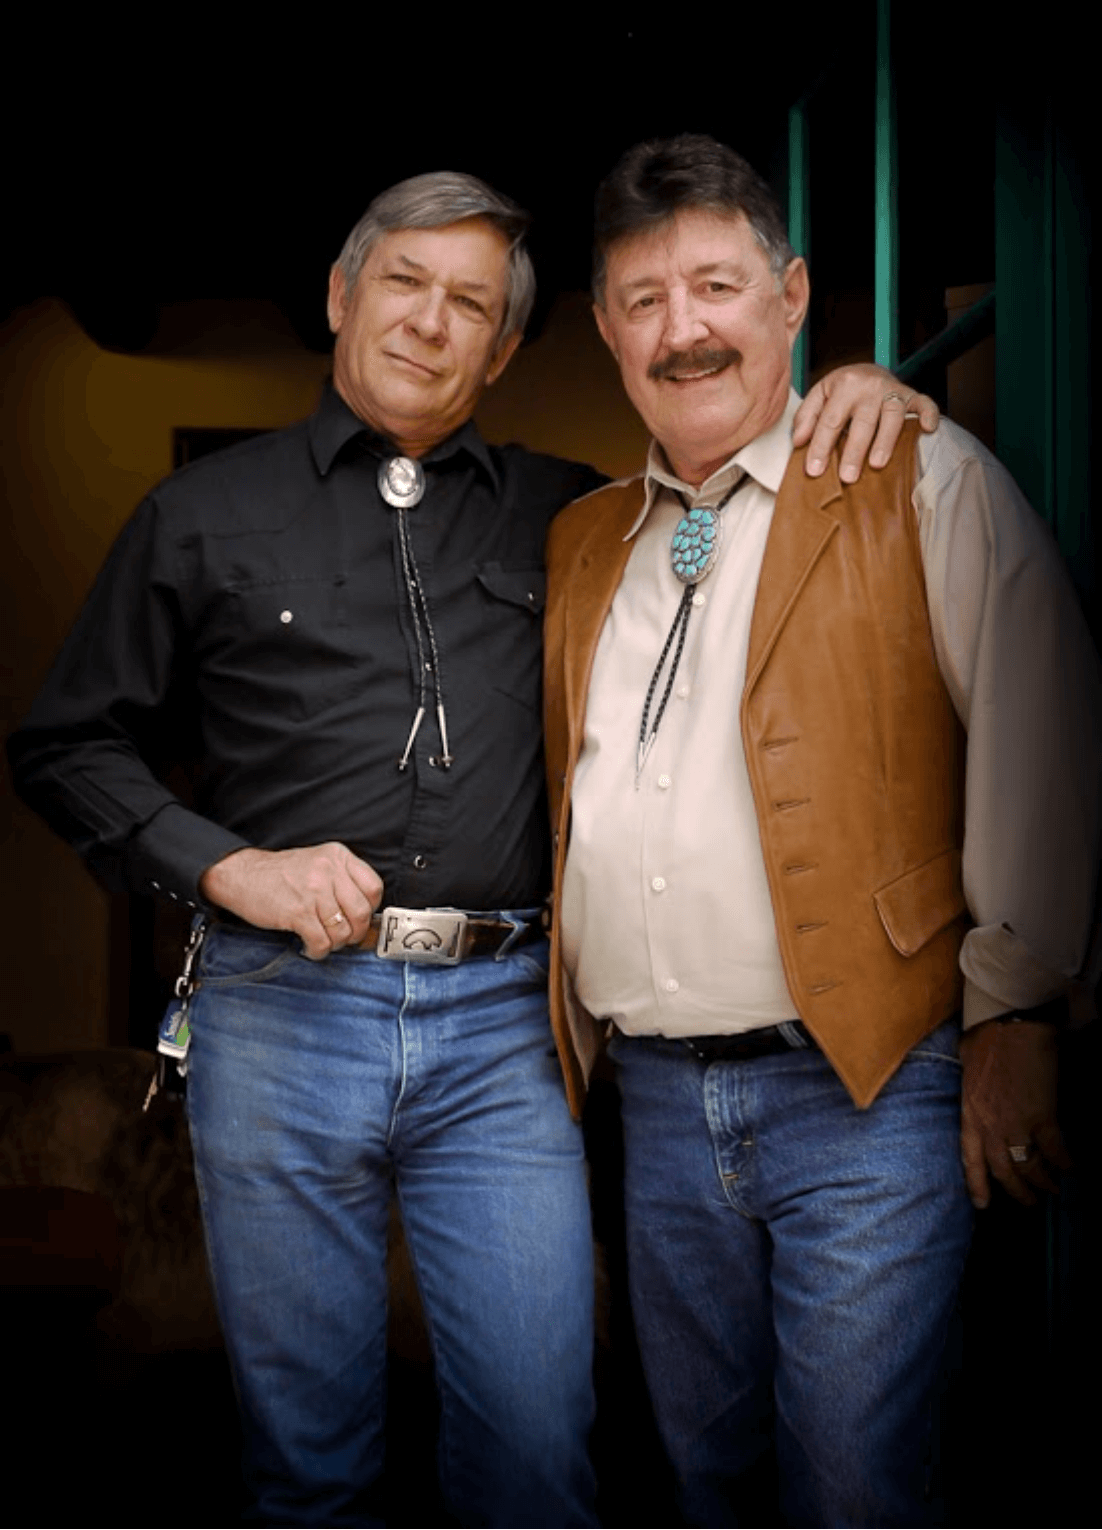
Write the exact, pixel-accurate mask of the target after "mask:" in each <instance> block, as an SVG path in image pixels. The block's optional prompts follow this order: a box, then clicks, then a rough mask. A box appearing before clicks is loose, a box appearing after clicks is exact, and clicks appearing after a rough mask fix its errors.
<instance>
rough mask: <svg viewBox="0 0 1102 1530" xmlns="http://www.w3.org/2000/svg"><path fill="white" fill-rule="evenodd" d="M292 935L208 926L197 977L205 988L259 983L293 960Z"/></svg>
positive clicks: (295, 955) (294, 952) (294, 951)
mask: <svg viewBox="0 0 1102 1530" xmlns="http://www.w3.org/2000/svg"><path fill="white" fill-rule="evenodd" d="M298 954H299V953H298V950H297V947H296V945H295V943H294V941H293V939H292V938H290V937H289V938H287V939H282V938H280V937H279V936H278V935H271V936H265V935H254V934H251V933H249V932H248V931H244V930H241V931H239V930H227V929H215V930H211V931H210V933H209V934H208V935H207V937H206V939H205V940H204V942H203V949H202V953H201V954H200V958H199V981H200V983H201V984H202V985H203V987H205V988H228V987H230V986H231V985H233V984H235V983H263V982H266V981H267V980H268V979H269V978H273V977H275V975H276V973H278V972H282V970H283V969H284V967H286V966H288V965H289V964H290V963H291V962H293V961H295V960H296V959H297V957H298Z"/></svg>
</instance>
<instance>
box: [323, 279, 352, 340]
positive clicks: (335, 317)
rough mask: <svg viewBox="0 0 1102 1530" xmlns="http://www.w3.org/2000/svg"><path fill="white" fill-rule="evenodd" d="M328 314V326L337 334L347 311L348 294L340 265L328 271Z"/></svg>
mask: <svg viewBox="0 0 1102 1530" xmlns="http://www.w3.org/2000/svg"><path fill="white" fill-rule="evenodd" d="M326 307H327V312H328V314H329V328H330V329H331V330H332V332H333V334H335V335H336V334H339V333H340V328H341V325H342V324H343V323H344V316H345V314H346V313H347V312H348V295H347V293H346V292H345V286H344V272H343V271H342V270H341V268H340V266H334V267H333V269H332V270H331V271H330V272H329V301H328V303H327V305H326Z"/></svg>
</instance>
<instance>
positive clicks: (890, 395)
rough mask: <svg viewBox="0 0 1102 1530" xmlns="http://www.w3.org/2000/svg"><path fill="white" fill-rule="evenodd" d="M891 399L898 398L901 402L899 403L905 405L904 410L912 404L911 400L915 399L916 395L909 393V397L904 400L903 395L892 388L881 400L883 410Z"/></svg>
mask: <svg viewBox="0 0 1102 1530" xmlns="http://www.w3.org/2000/svg"><path fill="white" fill-rule="evenodd" d="M891 398H897V399H898V400H899V402H900V403H901V404H902V405H903V407H904V409H906V407H907V405H908V404H909V403H910V402H911V399H912V398H914V394H913V393H909V394H908V395H907V397H906V398H904V397H903V395H902V393H897V392H896V390H895V389H894V388H892V389H891V390H890V391H889V392H887V393H885V395H884V397H883V398H882V399H881V400H880V406H881V408H883V406H884V405H885V404H886V403H887V402H888V400H889V399H891Z"/></svg>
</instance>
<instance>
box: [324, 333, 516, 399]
mask: <svg viewBox="0 0 1102 1530" xmlns="http://www.w3.org/2000/svg"><path fill="white" fill-rule="evenodd" d="M330 323H332V320H330ZM523 339H524V335H523V334H522V332H521V331H520V330H519V329H514V331H513V333H512V334H511V335H506V336H505V339H504V340H502V341H501V342H500V343H499V345H498V348H497V351H496V352H495V354H494V359H493V361H491V362H490V365H489V368H488V370H487V372H486V386H487V387H489V386H490V384H491V383H495V382H497V380H498V378H499V377H500V376H501V374H502V372H504V370H505V368H506V367H507V366H508V365H509V363H510V361H512V359H513V356H514V355H515V354H516V349H517V346H518V345H519V344H520V342H521V341H522V340H523Z"/></svg>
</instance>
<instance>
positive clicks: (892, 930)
mask: <svg viewBox="0 0 1102 1530" xmlns="http://www.w3.org/2000/svg"><path fill="white" fill-rule="evenodd" d="M872 896H873V901H874V903H875V904H876V911H877V913H878V914H879V915H880V922H881V923H882V924H883V926H884V929H885V932H886V933H887V936H888V939H889V940H890V941H891V943H892V945H893V946H894V947H895V949H896V950H897V951H898V952H899V954H900V956H914V955H915V954H916V952H918V951H921V949H922V947H923V946H924V945H925V944H926V943H927V941H929V940H932V939H933V938H934V936H935V935H936V934H937V933H938V932H939V931H940V930H943V929H945V927H946V925H950V924H952V922H953V920H954V919H959V918H960V916H961V915H962V914H966V913H967V912H968V905H967V904H966V903H965V901H964V890H963V888H962V887H961V884H960V852H959V851H957V850H944V851H943V852H942V853H941V854H940V855H935V856H934V858H933V860H930V861H926V862H924V863H923V864H922V865H921V866H915V867H914V868H913V869H912V870H911V871H905V872H904V873H903V875H902V876H901V877H896V878H895V879H894V880H893V881H891V882H888V883H886V884H885V885H884V886H883V887H881V888H879V889H878V890H877V891H876V892H874V893H873V895H872Z"/></svg>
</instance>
